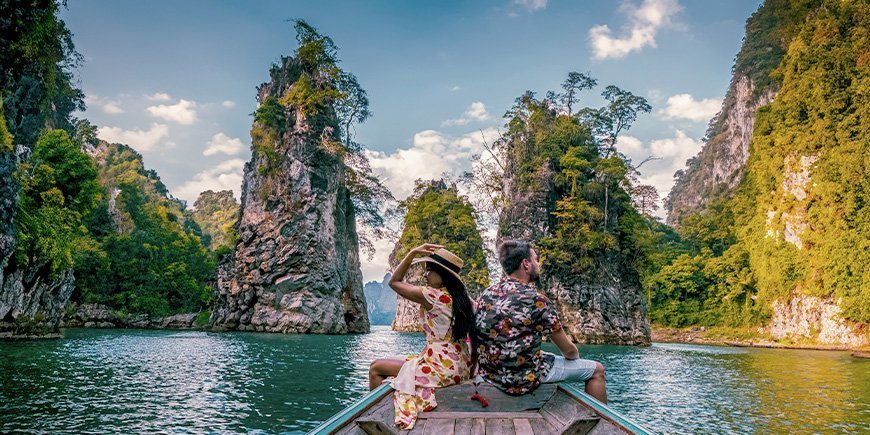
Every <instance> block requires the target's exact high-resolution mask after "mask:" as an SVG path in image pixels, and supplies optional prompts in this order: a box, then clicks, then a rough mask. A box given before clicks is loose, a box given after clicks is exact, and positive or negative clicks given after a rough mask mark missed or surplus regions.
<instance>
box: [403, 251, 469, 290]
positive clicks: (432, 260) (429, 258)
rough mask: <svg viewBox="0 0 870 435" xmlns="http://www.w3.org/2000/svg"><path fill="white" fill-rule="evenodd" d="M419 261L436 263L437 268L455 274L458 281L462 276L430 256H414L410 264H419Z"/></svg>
mask: <svg viewBox="0 0 870 435" xmlns="http://www.w3.org/2000/svg"><path fill="white" fill-rule="evenodd" d="M419 263H433V264H436V265H438V266H439V270H443V271H445V272H447V273H449V274H451V275H453V276H455V277H456V279H458V280H459V281H460V282H462V277H460V276H459V274H458V273H456V272H454V271H452V270H450V269H448V268H446V267H444V265H443V264H441V263H439V262H437V261H435V259H434V258H432V257H419V258H415V259H414V260H412V261H411V265H412V266H413V265H415V264H419ZM463 284H464V283H463Z"/></svg>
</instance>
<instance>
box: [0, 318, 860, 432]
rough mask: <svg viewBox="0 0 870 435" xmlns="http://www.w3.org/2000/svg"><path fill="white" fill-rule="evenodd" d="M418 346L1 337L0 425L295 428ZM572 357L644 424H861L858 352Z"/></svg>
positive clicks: (192, 337)
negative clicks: (594, 371)
mask: <svg viewBox="0 0 870 435" xmlns="http://www.w3.org/2000/svg"><path fill="white" fill-rule="evenodd" d="M422 345H423V337H422V335H420V334H408V333H397V332H392V331H390V330H389V329H387V328H384V327H376V328H375V330H374V331H373V332H372V333H371V334H360V335H344V336H335V335H333V336H301V335H280V334H249V333H224V334H216V333H205V332H172V331H136V330H71V331H68V333H67V338H65V339H63V340H52V341H30V342H9V343H4V344H3V346H2V347H0V431H2V432H8V431H13V430H29V431H36V432H88V431H98V432H122V431H123V432H189V431H194V432H251V433H276V432H290V433H296V432H304V431H306V430H310V429H312V428H313V427H315V426H316V425H317V424H319V423H320V422H321V421H323V420H325V419H326V418H328V417H329V416H331V415H332V414H334V413H335V412H337V411H338V410H340V409H342V408H343V407H345V406H346V405H348V404H349V403H351V402H352V401H353V400H355V399H356V398H358V397H360V396H362V395H363V394H364V393H365V392H366V390H367V372H368V366H369V363H370V362H371V361H372V360H374V359H376V358H381V357H385V356H390V355H402V354H413V353H416V352H417V351H419V349H421V348H422ZM548 346H549V345H548ZM550 349H551V350H552V349H553V348H552V347H550ZM581 353H582V354H583V357H584V358H590V359H595V360H598V361H601V362H602V363H603V364H604V365H605V366H606V367H607V374H608V375H607V376H608V394H609V397H610V399H611V403H612V404H613V406H614V407H616V408H617V409H618V410H620V411H622V412H623V413H625V414H627V415H629V416H630V417H632V418H634V419H636V420H637V421H638V422H640V423H642V424H643V425H645V426H647V427H649V428H650V429H652V430H655V431H659V432H668V433H698V432H741V433H742V432H829V431H837V432H852V433H861V432H865V433H866V432H868V431H870V405H868V403H870V361H866V360H857V359H853V358H850V357H849V356H848V355H847V354H845V353H842V352H840V353H837V352H813V351H784V350H769V349H745V348H728V347H714V346H698V345H681V344H654V345H653V346H649V347H643V348H635V347H616V346H582V347H581ZM577 386H578V387H581V388H582V385H577Z"/></svg>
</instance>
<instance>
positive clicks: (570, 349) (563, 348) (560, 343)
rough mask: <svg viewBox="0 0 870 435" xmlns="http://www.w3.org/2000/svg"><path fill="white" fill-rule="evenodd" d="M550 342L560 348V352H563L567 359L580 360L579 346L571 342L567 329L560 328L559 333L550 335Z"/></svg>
mask: <svg viewBox="0 0 870 435" xmlns="http://www.w3.org/2000/svg"><path fill="white" fill-rule="evenodd" d="M550 340H552V341H553V344H555V345H556V346H557V347H558V348H559V351H560V352H562V356H564V357H565V359H577V358H580V352H579V351H578V350H577V346H575V345H574V343H573V342H571V338H570V337H568V334H566V333H565V329H563V328H559V330H558V331H555V332H553V333H552V334H550Z"/></svg>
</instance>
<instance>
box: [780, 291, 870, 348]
mask: <svg viewBox="0 0 870 435" xmlns="http://www.w3.org/2000/svg"><path fill="white" fill-rule="evenodd" d="M841 311H842V310H841V309H840V304H839V302H838V301H835V300H834V299H833V298H832V297H828V298H826V299H821V298H817V297H815V296H806V295H802V294H799V293H796V294H794V295H792V296H791V297H790V298H789V299H788V300H785V301H782V300H780V301H776V302H774V304H773V319H772V320H771V322H770V325H768V326H767V327H766V328H765V329H766V330H767V332H768V333H769V334H770V335H771V336H772V337H773V338H775V339H777V340H782V339H786V338H788V339H791V340H793V341H808V342H812V343H818V344H824V345H840V346H846V347H859V346H866V345H867V344H868V339H867V325H858V324H855V323H852V322H848V321H846V320H844V319H843V318H842V317H841V316H840V313H841Z"/></svg>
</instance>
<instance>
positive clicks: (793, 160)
mask: <svg viewBox="0 0 870 435" xmlns="http://www.w3.org/2000/svg"><path fill="white" fill-rule="evenodd" d="M868 25H870V5H868V4H867V2H848V1H847V2H841V1H837V0H807V1H801V2H785V1H781V0H767V1H766V2H765V3H764V4H763V5H762V6H761V7H760V8H759V10H758V12H756V13H755V14H753V16H752V17H751V18H750V19H749V20H748V21H747V25H746V37H745V39H744V43H743V47H742V48H741V51H740V53H738V56H737V60H736V62H735V66H734V77H733V79H732V88H731V90H729V96H728V98H726V101H725V104H724V105H723V110H722V113H721V114H720V115H719V116H718V117H717V118H716V119H714V120H713V121H712V122H711V128H710V133H708V135H709V137H710V140H709V141H708V142H707V144H706V146H705V148H704V149H703V150H702V152H701V153H700V154H699V156H698V157H696V158H694V159H692V160H690V162H689V166H690V167H689V170H687V171H685V172H682V173H678V178H679V179H678V180H677V184H676V186H675V187H674V190H673V191H672V192H671V195H670V197H669V199H668V207H669V211H670V214H669V217H668V219H669V222H670V223H672V224H679V223H681V222H682V223H683V224H684V228H686V229H688V230H689V231H687V232H686V234H687V237H690V238H695V239H696V240H695V242H697V241H699V240H700V241H701V243H702V244H703V243H707V242H705V241H703V237H697V235H695V234H693V233H692V232H696V231H698V229H699V228H700V229H701V230H702V231H708V230H712V231H713V232H715V231H721V234H718V235H716V236H715V237H714V238H715V239H717V240H720V241H725V243H724V245H725V248H727V250H724V251H723V253H721V254H715V255H712V256H711V257H710V258H706V259H705V258H702V257H701V256H698V257H696V259H695V261H698V260H700V262H699V264H702V266H703V267H702V269H703V270H704V271H705V272H704V273H707V274H708V276H710V277H711V282H712V283H713V284H712V285H711V286H710V288H714V289H716V288H718V289H719V290H722V289H727V290H728V291H730V292H731V293H724V292H723V293H720V294H721V296H719V295H716V296H715V297H713V298H711V299H710V301H708V302H715V303H717V304H721V306H728V308H727V309H722V310H720V312H719V314H726V313H728V312H742V313H743V314H742V316H743V317H742V320H741V322H742V323H754V324H762V323H763V329H764V330H766V331H768V332H769V333H770V334H771V335H772V336H773V337H775V338H777V339H785V338H789V339H794V340H798V341H801V342H804V343H816V344H823V345H831V344H835V345H844V346H857V345H862V344H865V343H866V342H867V336H866V333H867V328H868V326H867V325H868V324H870V304H868V301H870V286H868V277H870V275H868V268H867V265H868V264H870V250H868V249H867V246H870V245H868V243H870V238H868V237H870V236H868V235H870V224H868V221H867V219H866V218H865V216H868V210H867V204H868V203H870V201H868V199H867V198H868V194H867V192H868V190H867V188H866V185H867V180H868V178H867V174H868V171H870V169H868V160H867V158H866V156H867V155H868V153H870V139H868V137H870V128H868V126H870V123H868V122H867V118H868V112H867V108H868V107H870V103H868V99H867V93H866V89H868V86H870V84H868V83H870V81H868V80H870V73H868V71H870V70H868V68H870V62H868V55H867V53H870V37H868V36H867V31H866V29H867V28H868ZM750 138H751V140H750ZM747 145H748V148H747ZM707 204H715V206H713V207H707V208H706V209H705V207H706V205H707ZM723 210H725V211H723ZM698 211H702V213H696V212H698ZM687 218H691V219H687ZM695 218H698V219H697V220H695ZM705 234H707V233H705ZM717 243H719V244H720V245H721V244H723V243H721V242H717ZM720 249H721V246H720ZM713 251H715V249H714V250H711V251H710V252H713ZM703 255H710V254H709V253H708V254H703ZM741 258H742V259H745V260H740V259H741ZM729 261H731V262H732V263H731V264H732V266H729V267H733V269H731V270H727V271H726V270H725V269H721V268H720V269H719V270H720V272H719V273H721V271H725V272H727V273H722V274H721V275H718V276H716V275H715V274H710V273H709V272H711V271H714V270H715V269H716V268H717V267H720V266H721V265H723V264H727V263H728V262H729ZM672 276H677V275H676V274H675V275H672ZM735 296H736V297H735ZM684 298H685V297H684ZM740 298H745V299H740ZM738 301H745V302H739V304H738ZM705 303H706V302H705ZM723 318H724V316H723ZM733 319H734V318H732V319H731V320H729V321H731V322H733V321H734V320H733ZM768 319H770V320H768ZM735 323H736V324H738V325H739V324H741V323H740V322H735Z"/></svg>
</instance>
